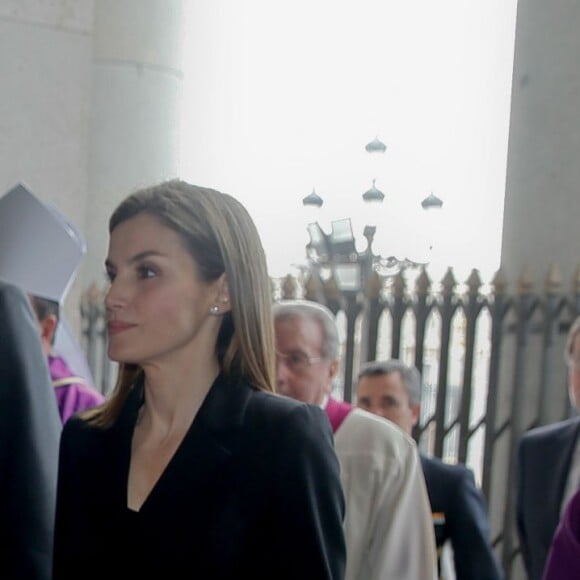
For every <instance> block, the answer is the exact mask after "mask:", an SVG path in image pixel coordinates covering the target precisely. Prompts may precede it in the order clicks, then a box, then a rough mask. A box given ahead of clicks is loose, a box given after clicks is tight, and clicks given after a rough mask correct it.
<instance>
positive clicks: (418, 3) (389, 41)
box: [181, 0, 516, 281]
mask: <svg viewBox="0 0 580 580" xmlns="http://www.w3.org/2000/svg"><path fill="white" fill-rule="evenodd" d="M188 5H189V10H190V14H189V17H188V32H187V35H186V37H187V42H186V66H185V87H184V103H183V105H184V106H183V124H182V159H181V175H182V177H183V178H184V179H187V180H188V181H191V182H192V183H196V184H198V185H204V186H208V187H213V188H217V189H220V190H221V191H225V192H227V193H231V194H232V195H234V196H235V197H237V198H238V199H239V200H240V201H242V203H244V204H245V205H246V207H247V208H248V210H249V212H250V214H251V215H252V216H253V218H254V220H255V221H256V224H257V226H258V229H259V230H260V233H261V236H262V241H263V243H264V247H265V249H266V255H267V258H268V264H269V268H270V273H271V275H273V276H283V275H284V274H286V273H296V269H295V268H294V267H293V264H297V263H302V264H303V263H305V250H304V246H305V244H306V243H307V242H308V234H307V232H306V225H307V224H308V223H309V222H312V221H319V222H320V224H321V225H322V226H323V228H324V229H326V230H327V231H330V221H331V220H334V219H341V218H344V217H351V218H352V220H353V229H354V233H355V235H356V236H357V238H359V239H360V245H361V247H360V248H359V249H361V250H362V249H363V247H362V246H364V239H363V238H362V230H363V227H364V225H365V223H370V222H372V221H373V220H374V221H375V222H376V225H377V236H376V238H375V244H374V246H373V247H374V249H375V251H376V252H380V253H381V254H382V255H385V256H386V255H391V254H396V255H397V256H398V257H404V256H405V255H408V256H409V257H410V258H415V259H425V258H428V259H430V261H431V264H432V265H433V270H432V271H433V274H434V276H435V277H437V276H439V275H442V273H443V272H444V270H445V269H446V267H447V266H453V267H454V270H455V273H456V275H457V277H458V278H459V280H460V281H463V280H464V279H465V277H466V276H467V274H468V273H469V271H470V270H471V268H473V267H477V268H479V269H480V272H481V274H482V277H483V278H484V280H486V279H488V278H489V277H491V275H492V274H493V272H494V271H495V270H496V269H497V268H498V267H499V256H500V246H501V221H502V213H503V196H504V186H505V166H506V154H507V136H508V126H509V110H510V109H509V107H510V105H509V99H510V90H511V88H510V87H511V74H512V64H513V43H514V31H515V15H516V0H470V1H466V0H440V1H437V2H434V1H433V0H406V1H404V2H395V1H394V0H376V1H371V0H358V1H357V2H345V1H341V0H334V1H327V0H308V1H306V0H293V1H292V2H282V1H280V0H243V1H240V0H199V1H197V0H196V1H192V2H189V3H188ZM376 136H378V137H379V138H380V139H381V140H382V141H383V142H384V143H385V144H386V145H387V151H386V153H385V154H384V155H370V154H368V153H367V152H366V151H365V149H364V147H365V145H366V144H367V143H368V142H369V141H371V140H372V139H374V138H375V137H376ZM373 178H376V180H377V181H376V185H377V187H378V188H379V189H380V190H381V191H383V193H385V195H386V197H385V201H384V202H383V204H382V206H379V207H378V208H371V209H370V213H371V214H372V215H371V217H369V207H368V204H365V203H364V202H363V201H362V197H361V196H362V194H363V193H364V192H365V191H366V190H367V189H369V188H370V187H371V185H372V179H373ZM313 188H316V192H317V193H318V194H319V195H320V196H321V197H322V198H323V199H324V202H325V203H324V205H323V207H322V208H321V209H320V210H313V209H312V208H310V209H309V208H305V207H303V205H302V198H303V197H305V196H306V195H308V194H309V193H310V192H311V191H312V189H313ZM430 192H433V193H434V194H435V195H437V196H438V197H440V198H442V199H443V200H444V206H443V209H442V210H441V212H439V213H438V214H437V213H436V214H433V213H431V212H429V213H427V212H424V211H423V210H422V209H421V207H420V202H421V200H422V199H423V198H424V197H426V196H427V195H429V193H430ZM431 218H434V219H431ZM429 244H432V245H433V250H432V252H431V254H430V255H429V254H427V250H426V248H427V247H428V245H429ZM437 279H439V278H437Z"/></svg>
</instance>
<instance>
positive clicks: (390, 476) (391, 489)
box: [274, 300, 437, 580]
mask: <svg viewBox="0 0 580 580" xmlns="http://www.w3.org/2000/svg"><path fill="white" fill-rule="evenodd" d="M274 324H275V330H276V348H277V351H278V354H277V361H276V380H277V386H278V391H279V393H280V394H282V395H286V396H289V397H292V398H294V399H298V400H300V401H303V402H306V403H311V404H314V405H318V406H320V407H322V408H324V409H325V410H326V413H327V415H328V417H329V420H330V423H331V426H332V429H333V432H334V438H335V449H336V454H337V456H338V460H339V463H340V468H341V480H342V485H343V490H344V494H345V500H346V517H345V522H344V527H345V536H346V547H347V569H346V575H345V578H346V580H384V579H387V578H388V579H392V580H424V579H425V580H427V579H428V580H433V579H434V578H435V577H436V567H437V565H436V555H435V538H434V533H433V525H432V522H431V510H430V507H429V499H428V497H427V491H426V488H425V480H424V478H423V473H422V470H421V464H420V462H419V455H418V452H417V448H416V445H415V442H414V441H413V440H412V439H411V438H410V437H408V436H407V435H406V434H405V433H403V431H402V430H400V429H399V428H398V427H397V426H395V425H394V424H393V423H391V422H389V421H387V420H385V419H382V418H380V417H376V416H374V415H372V414H370V413H367V412H366V411H364V410H362V409H357V408H354V407H353V406H352V405H350V404H347V403H343V402H339V401H337V400H335V399H334V398H333V397H331V390H332V385H333V382H334V379H335V377H336V375H337V372H338V370H339V366H340V365H339V340H338V330H337V327H336V323H335V321H334V316H333V315H332V313H331V312H330V310H328V309H327V308H326V307H324V306H321V305H320V304H317V303H315V302H309V301H305V300H295V301H283V302H279V303H277V304H275V305H274Z"/></svg>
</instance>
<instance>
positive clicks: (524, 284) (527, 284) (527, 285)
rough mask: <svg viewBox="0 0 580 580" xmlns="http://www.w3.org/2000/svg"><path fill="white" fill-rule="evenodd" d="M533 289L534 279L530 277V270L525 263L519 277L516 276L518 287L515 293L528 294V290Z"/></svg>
mask: <svg viewBox="0 0 580 580" xmlns="http://www.w3.org/2000/svg"><path fill="white" fill-rule="evenodd" d="M533 289H534V280H533V277H532V270H531V268H530V267H529V266H528V265H527V264H526V265H525V266H524V269H523V270H522V273H521V275H520V277H519V278H518V287H517V293H518V294H520V295H522V294H530V292H531V291H532V290H533Z"/></svg>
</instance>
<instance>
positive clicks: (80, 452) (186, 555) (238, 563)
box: [54, 181, 345, 580]
mask: <svg viewBox="0 0 580 580" xmlns="http://www.w3.org/2000/svg"><path fill="white" fill-rule="evenodd" d="M109 233H110V244H109V252H108V257H107V259H106V270H107V274H108V277H109V280H110V288H109V291H108V293H107V296H106V298H105V304H106V311H107V320H108V327H107V328H108V334H109V342H108V354H109V357H110V358H111V359H113V360H115V361H118V362H119V363H121V364H120V370H119V377H118V381H117V385H116V388H115V391H114V393H113V394H112V396H111V397H110V399H109V400H108V401H107V402H106V403H105V404H103V405H102V406H101V407H98V408H96V409H93V410H91V411H88V412H87V413H85V415H84V416H83V417H81V418H75V419H72V420H70V421H69V422H68V423H67V425H66V426H65V429H64V432H63V436H62V441H61V452H60V465H59V482H58V496H57V516H56V528H55V567H54V572H55V574H54V578H55V580H60V579H62V578H73V577H74V578H105V577H119V576H120V574H121V573H127V574H130V577H135V578H139V577H141V574H143V575H144V577H148V578H171V579H174V578H201V579H204V580H205V579H212V580H214V579H221V578H224V579H225V578H254V579H256V578H276V579H286V578H287V579H290V578H292V579H296V578H300V579H307V578H312V579H317V580H319V579H325V578H332V579H337V578H342V577H343V573H344V566H345V546H344V537H343V533H342V519H343V515H344V499H343V495H342V491H341V487H340V479H339V467H338V462H337V459H336V455H335V453H334V449H333V443H332V432H331V430H330V426H329V424H328V421H327V419H326V417H325V416H324V413H323V412H322V410H321V409H319V408H317V407H315V406H311V405H305V404H300V403H297V402H294V401H291V400H289V399H286V398H283V397H280V396H277V395H275V394H273V384H274V364H275V351H274V339H273V323H272V318H271V316H272V314H271V298H270V286H269V278H268V275H267V270H266V263H265V258H264V252H263V249H262V246H261V243H260V239H259V236H258V233H257V231H256V228H255V225H254V223H253V222H252V220H251V218H250V216H249V215H248V213H247V212H246V210H245V209H244V207H243V206H242V205H241V204H240V203H239V202H238V201H236V200H235V199H234V198H232V197H231V196H229V195H227V194H223V193H220V192H217V191H215V190H211V189H206V188H201V187H196V186H193V185H190V184H187V183H185V182H182V181H170V182H165V183H162V184H160V185H158V186H155V187H152V188H150V189H146V190H142V191H140V192H137V193H136V194H133V195H131V196H129V197H128V198H127V199H126V200H125V201H123V202H122V203H121V204H120V205H119V207H118V208H117V209H116V210H115V211H114V213H113V215H112V216H111V219H110V224H109Z"/></svg>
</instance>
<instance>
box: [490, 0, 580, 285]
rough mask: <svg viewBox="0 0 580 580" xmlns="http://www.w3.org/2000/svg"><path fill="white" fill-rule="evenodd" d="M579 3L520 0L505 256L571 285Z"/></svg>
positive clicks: (578, 154)
mask: <svg viewBox="0 0 580 580" xmlns="http://www.w3.org/2000/svg"><path fill="white" fill-rule="evenodd" d="M578 22H580V5H579V4H578V3H577V2H572V1H571V0H553V1H551V2H543V1H542V0H520V2H519V3H518V14H517V26H516V46H515V55H514V74H513V88H512V107H511V121H510V133H509V146H508V164H507V182H506V196H505V207H504V222H503V238H502V254H501V262H502V267H503V268H504V270H505V273H506V275H507V276H508V279H509V280H510V281H513V280H514V279H515V277H516V276H518V275H519V273H521V271H522V270H523V269H524V267H526V266H527V267H529V268H530V270H531V274H532V276H533V277H534V278H535V279H537V280H538V281H542V280H543V279H544V278H545V276H546V275H547V270H548V264H549V263H551V262H558V263H559V265H560V268H561V272H562V275H563V282H564V285H565V286H566V290H568V289H569V288H570V285H571V284H572V277H573V275H574V272H575V270H576V268H577V267H578V265H579V263H580V238H579V236H578V223H579V219H580V115H579V114H578V104H579V103H580V57H579V56H580V34H578Z"/></svg>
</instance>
